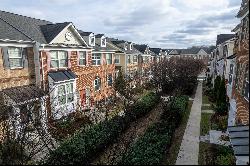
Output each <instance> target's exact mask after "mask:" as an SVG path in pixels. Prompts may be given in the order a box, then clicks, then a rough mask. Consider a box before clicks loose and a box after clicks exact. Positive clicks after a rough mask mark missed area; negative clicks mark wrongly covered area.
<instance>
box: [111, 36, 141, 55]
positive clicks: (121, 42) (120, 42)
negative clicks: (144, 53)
mask: <svg viewBox="0 0 250 166" xmlns="http://www.w3.org/2000/svg"><path fill="white" fill-rule="evenodd" d="M108 42H109V43H111V44H113V45H115V46H116V47H118V48H119V49H121V50H122V51H123V52H125V53H126V54H140V53H141V52H140V51H139V50H138V49H137V48H135V45H133V47H132V50H130V47H129V44H133V43H132V42H128V41H125V40H117V39H113V38H108ZM125 44H127V46H128V47H127V48H128V49H127V50H125V49H124V45H125Z"/></svg>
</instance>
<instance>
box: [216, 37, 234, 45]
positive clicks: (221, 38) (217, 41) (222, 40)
mask: <svg viewBox="0 0 250 166" xmlns="http://www.w3.org/2000/svg"><path fill="white" fill-rule="evenodd" d="M234 37H235V34H220V35H217V40H216V46H217V45H219V44H221V43H223V42H225V41H227V40H229V39H232V38H234Z"/></svg>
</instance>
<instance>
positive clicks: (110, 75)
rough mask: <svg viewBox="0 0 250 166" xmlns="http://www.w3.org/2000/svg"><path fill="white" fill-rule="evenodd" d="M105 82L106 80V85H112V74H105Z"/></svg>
mask: <svg viewBox="0 0 250 166" xmlns="http://www.w3.org/2000/svg"><path fill="white" fill-rule="evenodd" d="M107 82H108V86H112V83H113V77H112V74H109V75H108V76H107Z"/></svg>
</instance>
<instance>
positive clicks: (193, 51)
mask: <svg viewBox="0 0 250 166" xmlns="http://www.w3.org/2000/svg"><path fill="white" fill-rule="evenodd" d="M200 50H201V48H196V47H192V48H187V49H182V50H181V54H198V52H199V51H200Z"/></svg>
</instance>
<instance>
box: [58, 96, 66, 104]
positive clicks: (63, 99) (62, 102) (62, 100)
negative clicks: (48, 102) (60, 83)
mask: <svg viewBox="0 0 250 166" xmlns="http://www.w3.org/2000/svg"><path fill="white" fill-rule="evenodd" d="M58 102H59V104H60V105H63V104H65V103H66V96H65V95H63V96H59V97H58Z"/></svg>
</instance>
